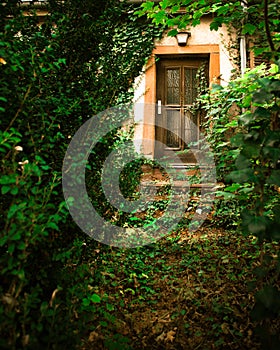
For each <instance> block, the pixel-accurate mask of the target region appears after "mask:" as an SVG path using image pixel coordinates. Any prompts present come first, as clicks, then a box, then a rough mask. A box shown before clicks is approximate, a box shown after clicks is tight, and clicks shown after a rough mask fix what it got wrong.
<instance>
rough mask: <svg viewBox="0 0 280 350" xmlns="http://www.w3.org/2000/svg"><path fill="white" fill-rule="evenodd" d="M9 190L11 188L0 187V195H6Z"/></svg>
mask: <svg viewBox="0 0 280 350" xmlns="http://www.w3.org/2000/svg"><path fill="white" fill-rule="evenodd" d="M10 190H11V187H10V186H2V188H1V193H2V194H6V193H8V192H9V191H10Z"/></svg>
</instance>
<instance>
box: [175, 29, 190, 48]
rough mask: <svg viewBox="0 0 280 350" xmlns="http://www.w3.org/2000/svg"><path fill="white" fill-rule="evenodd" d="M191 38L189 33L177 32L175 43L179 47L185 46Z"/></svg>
mask: <svg viewBox="0 0 280 350" xmlns="http://www.w3.org/2000/svg"><path fill="white" fill-rule="evenodd" d="M190 36H191V33H190V32H179V33H177V35H176V38H177V42H178V45H179V46H186V45H187V42H188V39H189V37H190Z"/></svg>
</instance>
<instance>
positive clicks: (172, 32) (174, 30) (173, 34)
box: [167, 29, 178, 36]
mask: <svg viewBox="0 0 280 350" xmlns="http://www.w3.org/2000/svg"><path fill="white" fill-rule="evenodd" d="M177 34H178V30H177V29H171V30H170V31H169V32H168V34H167V35H168V36H175V35H177Z"/></svg>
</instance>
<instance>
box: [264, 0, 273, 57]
mask: <svg viewBox="0 0 280 350" xmlns="http://www.w3.org/2000/svg"><path fill="white" fill-rule="evenodd" d="M264 22H265V31H266V36H267V41H268V43H269V46H270V49H271V51H272V52H274V51H275V47H274V44H273V41H272V37H271V32H270V29H269V21H268V0H264Z"/></svg>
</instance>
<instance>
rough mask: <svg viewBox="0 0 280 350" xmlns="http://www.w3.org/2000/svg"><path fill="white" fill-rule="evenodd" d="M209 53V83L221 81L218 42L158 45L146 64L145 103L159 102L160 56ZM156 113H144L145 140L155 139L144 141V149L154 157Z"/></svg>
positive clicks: (149, 156) (144, 151)
mask: <svg viewBox="0 0 280 350" xmlns="http://www.w3.org/2000/svg"><path fill="white" fill-rule="evenodd" d="M205 54H208V55H209V85H210V87H211V85H212V84H213V83H215V84H219V83H220V48H219V45H217V44H210V45H191V46H187V47H180V46H177V45H172V46H169V45H159V46H157V47H156V48H155V49H154V50H153V52H152V55H151V57H150V59H149V61H148V63H147V65H146V71H145V95H144V101H145V105H154V104H156V103H157V100H156V98H157V91H156V86H157V84H156V79H157V68H156V60H157V57H158V56H163V55H164V56H169V57H171V56H173V57H180V56H181V57H183V56H187V55H190V56H193V55H196V56H203V55H205ZM153 120H155V115H151V113H147V114H146V113H145V114H144V125H145V127H144V130H143V139H144V140H154V141H153V142H144V143H143V145H142V151H143V153H144V154H145V156H146V157H147V158H151V159H153V158H154V156H155V147H154V146H155V127H154V126H152V124H153Z"/></svg>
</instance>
